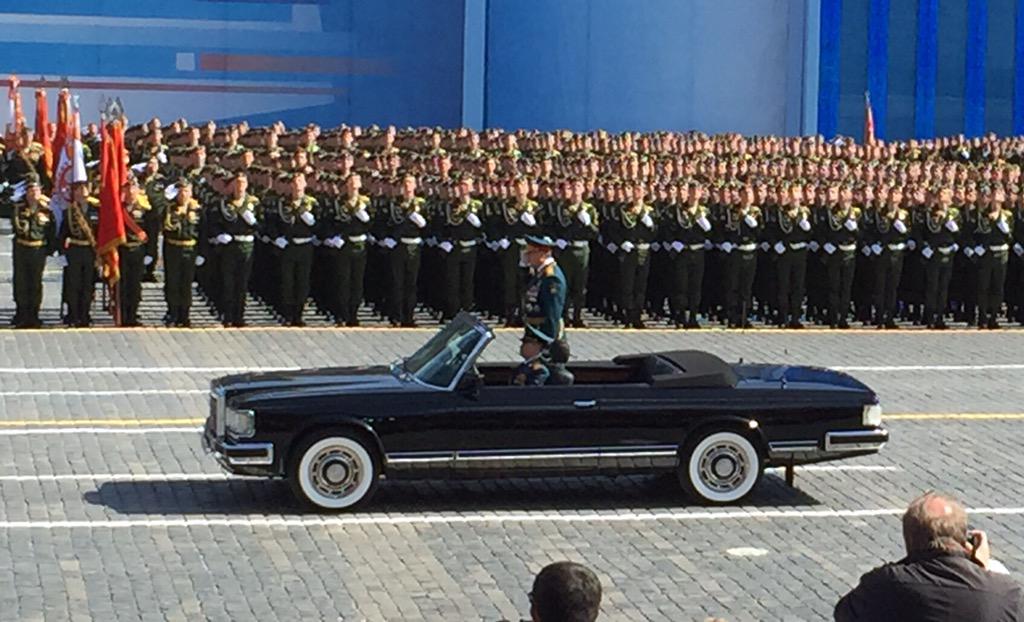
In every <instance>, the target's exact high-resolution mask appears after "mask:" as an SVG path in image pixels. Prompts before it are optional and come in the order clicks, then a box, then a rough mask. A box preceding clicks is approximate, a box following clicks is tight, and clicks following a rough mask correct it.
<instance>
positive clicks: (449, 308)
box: [437, 177, 483, 320]
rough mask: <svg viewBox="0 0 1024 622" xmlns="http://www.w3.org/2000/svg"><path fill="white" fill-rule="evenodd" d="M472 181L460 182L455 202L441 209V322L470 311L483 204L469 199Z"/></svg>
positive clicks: (439, 234) (465, 179)
mask: <svg viewBox="0 0 1024 622" xmlns="http://www.w3.org/2000/svg"><path fill="white" fill-rule="evenodd" d="M472 192H473V180H472V178H470V177H463V178H462V179H461V180H459V184H458V190H457V194H456V197H455V200H454V201H449V202H448V203H447V204H446V205H445V206H444V214H443V216H442V220H441V222H440V231H439V232H438V235H437V239H438V245H437V246H438V248H439V249H441V252H443V253H444V278H445V288H444V291H445V301H444V307H445V308H444V315H443V319H444V320H450V319H452V318H454V317H455V314H456V313H458V312H459V311H460V310H463V311H469V310H471V309H472V308H473V300H474V298H473V290H474V287H473V280H474V276H475V272H476V245H477V243H478V242H479V241H480V238H481V227H482V225H483V222H482V221H481V220H480V214H481V213H482V209H483V204H482V203H481V202H480V201H478V200H476V199H474V198H473V197H472V196H471V193H472Z"/></svg>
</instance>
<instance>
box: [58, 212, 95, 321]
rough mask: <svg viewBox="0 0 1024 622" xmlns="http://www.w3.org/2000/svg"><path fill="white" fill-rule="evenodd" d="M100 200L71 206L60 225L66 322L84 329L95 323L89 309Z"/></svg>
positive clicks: (93, 276) (93, 291)
mask: <svg viewBox="0 0 1024 622" xmlns="http://www.w3.org/2000/svg"><path fill="white" fill-rule="evenodd" d="M99 203H100V202H99V200H98V199H96V198H94V197H88V198H87V199H86V200H85V201H84V202H72V203H71V204H69V205H68V209H67V214H65V215H64V220H63V221H62V222H61V233H60V241H59V242H58V248H63V249H65V250H64V262H65V266H64V282H63V287H64V303H65V304H66V305H67V315H66V317H65V321H66V322H67V324H68V325H69V326H74V327H78V328H84V327H87V326H89V324H90V323H91V322H92V319H91V316H90V308H91V307H92V299H93V295H94V293H95V289H96V223H97V220H98V214H97V210H98V208H99Z"/></svg>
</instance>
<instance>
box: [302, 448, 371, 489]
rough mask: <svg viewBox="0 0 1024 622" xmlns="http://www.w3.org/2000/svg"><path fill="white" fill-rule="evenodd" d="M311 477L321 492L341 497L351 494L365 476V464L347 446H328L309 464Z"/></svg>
mask: <svg viewBox="0 0 1024 622" xmlns="http://www.w3.org/2000/svg"><path fill="white" fill-rule="evenodd" d="M309 471H310V473H309V475H310V479H311V480H312V481H313V485H314V486H315V487H316V489H317V492H319V493H320V494H322V495H324V496H327V497H333V498H336V499H337V498H341V497H345V496H347V495H349V494H351V493H352V492H353V491H354V490H355V489H356V488H357V487H358V486H359V483H360V481H362V477H363V472H364V468H363V464H362V461H361V460H360V459H359V457H358V456H356V455H355V454H353V453H351V452H350V451H348V450H347V449H345V448H341V447H328V448H326V449H324V450H322V451H320V452H319V453H318V454H317V455H316V457H314V458H313V461H312V462H311V463H310V466H309Z"/></svg>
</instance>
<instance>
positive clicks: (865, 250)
mask: <svg viewBox="0 0 1024 622" xmlns="http://www.w3.org/2000/svg"><path fill="white" fill-rule="evenodd" d="M860 252H861V253H862V254H863V255H864V256H865V257H870V256H871V247H870V246H863V247H861V249H860Z"/></svg>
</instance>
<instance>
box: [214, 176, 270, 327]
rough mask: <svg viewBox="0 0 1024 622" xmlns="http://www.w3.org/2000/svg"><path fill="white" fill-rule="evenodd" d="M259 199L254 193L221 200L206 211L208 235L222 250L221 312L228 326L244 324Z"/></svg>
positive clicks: (220, 267)
mask: <svg viewBox="0 0 1024 622" xmlns="http://www.w3.org/2000/svg"><path fill="white" fill-rule="evenodd" d="M259 204H260V202H259V199H257V198H256V197H254V196H253V195H251V194H246V195H244V196H241V197H238V198H230V199H222V200H221V201H220V205H219V206H218V207H216V208H214V209H211V210H209V211H208V212H207V215H208V217H209V225H208V227H207V235H209V236H210V242H211V244H215V245H216V246H217V247H218V249H219V253H218V254H219V261H218V262H217V263H218V267H219V270H220V279H219V281H220V287H221V292H220V296H219V300H220V311H221V314H222V315H223V323H224V325H225V326H237V327H241V326H245V299H246V295H247V293H248V291H249V275H250V274H251V272H252V262H253V249H254V246H255V241H256V234H257V230H258V227H259V221H258V217H257V214H258V213H259Z"/></svg>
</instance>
